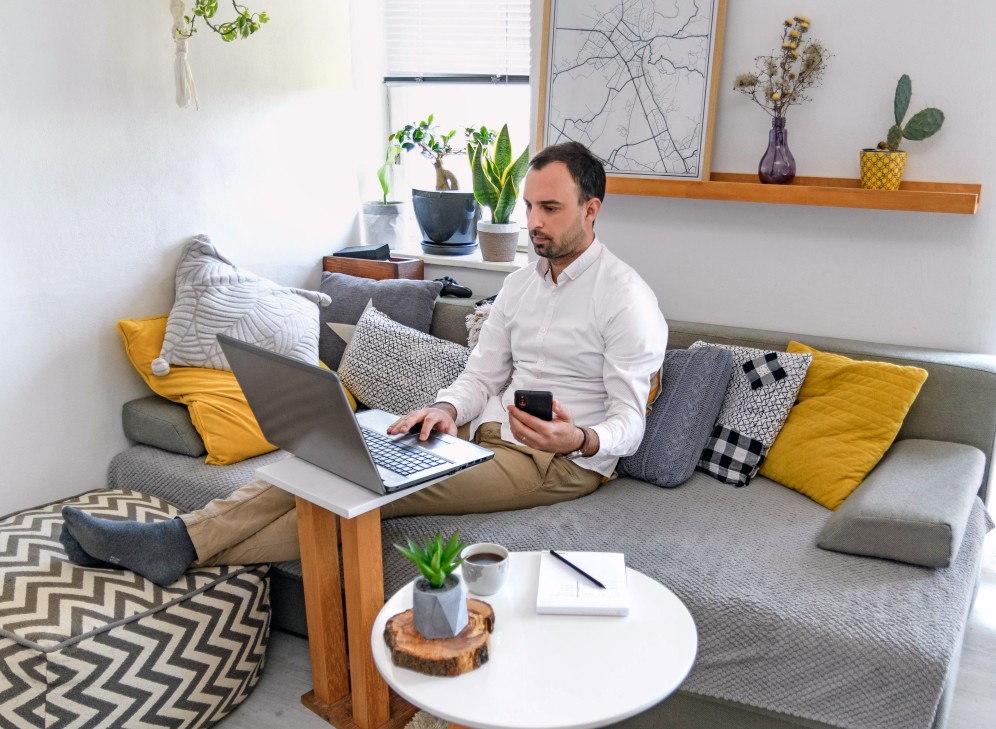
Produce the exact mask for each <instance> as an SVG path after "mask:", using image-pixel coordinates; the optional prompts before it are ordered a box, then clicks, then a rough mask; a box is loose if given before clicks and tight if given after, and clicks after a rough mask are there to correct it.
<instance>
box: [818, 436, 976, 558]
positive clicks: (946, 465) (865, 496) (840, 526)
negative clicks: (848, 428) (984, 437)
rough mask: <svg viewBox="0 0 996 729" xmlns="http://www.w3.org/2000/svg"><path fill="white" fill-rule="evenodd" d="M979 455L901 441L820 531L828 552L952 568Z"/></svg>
mask: <svg viewBox="0 0 996 729" xmlns="http://www.w3.org/2000/svg"><path fill="white" fill-rule="evenodd" d="M985 466H986V457H985V455H984V454H983V453H982V451H980V450H979V449H978V448H973V447H972V446H967V445H962V444H960V443H941V442H939V441H933V440H903V441H899V442H897V443H896V444H895V445H894V446H893V447H892V448H890V449H889V452H888V453H887V454H886V455H885V457H884V458H883V459H882V460H881V462H880V463H879V464H878V465H877V466H876V467H875V470H873V471H872V472H871V473H870V474H869V475H868V477H867V478H866V479H865V480H864V481H862V482H861V485H860V486H858V487H857V488H856V489H855V490H854V493H852V494H851V495H850V496H849V497H848V498H847V500H846V501H845V502H844V503H843V504H841V505H840V508H839V509H837V511H836V512H834V515H833V516H832V517H831V518H830V521H828V522H827V525H826V526H825V527H824V528H823V531H822V532H820V536H819V541H818V542H817V544H818V545H819V546H820V547H822V548H823V549H828V550H831V551H834V552H845V553H848V554H860V555H866V556H869V557H884V558H886V559H894V560H897V561H899V562H908V563H910V564H918V565H922V566H924V567H948V566H950V565H951V563H952V562H953V561H954V558H955V557H956V556H957V555H958V548H959V547H960V546H961V542H962V538H963V537H964V535H965V524H966V522H967V521H968V515H969V514H970V513H971V511H972V506H973V505H974V503H975V495H976V493H977V492H978V490H979V484H980V483H981V482H982V474H983V471H984V470H985Z"/></svg>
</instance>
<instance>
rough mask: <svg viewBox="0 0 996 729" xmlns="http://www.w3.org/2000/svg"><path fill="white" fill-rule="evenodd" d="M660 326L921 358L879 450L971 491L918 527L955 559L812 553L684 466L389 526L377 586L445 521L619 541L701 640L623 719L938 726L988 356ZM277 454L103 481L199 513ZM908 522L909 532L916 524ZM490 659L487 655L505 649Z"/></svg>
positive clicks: (794, 532)
mask: <svg viewBox="0 0 996 729" xmlns="http://www.w3.org/2000/svg"><path fill="white" fill-rule="evenodd" d="M469 311H470V310H469V309H468V308H467V307H466V306H461V305H459V304H455V303H450V302H446V301H440V302H439V303H437V305H436V309H435V314H434V318H433V324H432V329H431V331H432V333H433V334H436V335H437V336H440V337H444V338H447V339H450V340H452V341H466V328H465V324H464V316H465V315H466V314H467V313H468V312H469ZM669 325H670V342H669V346H670V347H687V346H688V345H690V344H691V343H692V342H694V341H696V340H699V339H702V340H706V341H709V342H716V343H726V344H739V345H746V346H752V347H760V348H764V349H772V350H784V348H785V347H786V345H787V343H788V342H789V340H790V339H797V340H800V341H803V342H805V343H806V344H809V345H811V346H813V347H816V348H818V349H821V350H824V351H830V352H837V353H840V354H844V355H847V356H849V357H852V358H856V359H874V360H886V361H891V362H897V363H901V364H913V365H917V366H919V367H923V368H924V369H926V370H928V372H929V377H928V378H927V381H926V383H925V384H924V386H923V389H922V390H921V392H920V394H919V396H918V398H917V399H916V401H915V402H914V404H913V407H912V409H911V410H910V411H909V414H908V416H907V417H906V419H905V421H904V424H903V427H902V430H901V432H900V434H899V437H898V440H897V444H896V445H894V446H893V449H892V450H893V451H896V450H897V448H900V445H901V442H902V441H906V444H905V445H902V448H905V449H908V450H912V451H915V452H916V453H918V454H920V460H919V461H917V463H918V464H920V465H918V466H917V467H916V468H913V469H907V471H906V472H905V476H904V478H912V479H916V478H918V477H919V476H922V478H923V479H924V483H926V484H929V486H930V488H931V490H932V492H933V491H936V492H937V493H947V492H949V491H950V492H951V493H952V494H954V492H957V491H959V490H961V491H962V492H964V490H965V489H966V488H968V489H969V492H968V496H967V499H968V501H964V498H962V501H963V502H964V503H965V504H967V508H966V509H965V510H964V513H965V514H967V518H965V519H964V523H963V524H945V523H943V521H944V517H943V515H942V517H940V521H941V522H942V523H940V524H933V525H931V532H930V533H931V534H932V535H940V538H941V539H942V541H943V538H944V534H945V529H949V530H950V533H951V535H952V536H951V537H950V539H954V540H958V541H960V545H955V547H958V546H960V549H957V555H956V556H955V557H954V559H953V560H952V561H951V564H950V566H947V567H944V568H940V569H930V568H926V567H921V566H914V565H911V564H906V563H902V562H898V561H893V560H887V559H879V558H874V557H866V556H856V555H853V554H844V553H839V552H833V551H826V550H824V549H820V548H819V547H818V546H817V541H818V539H819V538H820V535H821V532H822V531H823V529H824V527H825V526H826V525H827V522H828V521H829V520H830V519H831V517H832V515H833V514H834V512H831V511H829V510H827V509H825V508H824V507H822V506H820V505H818V504H816V503H815V502H813V501H811V500H809V499H808V498H806V497H805V496H803V495H801V494H799V493H797V492H795V491H792V490H790V489H787V488H785V487H783V486H780V485H779V484H777V483H774V482H772V481H770V480H768V479H765V478H762V477H757V478H755V479H754V480H753V481H752V482H751V483H750V485H748V486H747V487H746V488H732V487H730V486H727V485H725V484H722V483H720V482H719V481H717V480H715V479H713V478H711V477H709V476H707V475H705V474H702V473H696V474H695V475H694V476H693V477H692V478H691V479H690V480H689V481H687V482H686V483H684V484H683V485H681V486H680V487H678V488H675V489H661V488H658V487H656V486H653V485H650V484H648V483H645V482H642V481H638V480H636V479H633V478H629V477H622V478H618V479H616V480H613V481H610V482H609V483H607V484H606V485H604V486H603V487H601V488H600V489H599V490H598V491H597V492H595V493H594V494H592V495H590V496H587V497H585V498H582V499H579V500H577V501H574V502H569V503H565V504H559V505H556V506H551V507H543V508H536V509H529V510H524V511H516V512H501V513H496V514H485V515H472V516H460V517H410V518H402V519H393V520H388V521H385V522H384V524H383V542H384V545H385V549H384V574H385V591H386V594H392V593H393V592H394V591H396V590H397V589H399V588H400V587H401V586H402V585H403V584H404V583H406V582H407V581H408V580H410V579H411V578H412V576H413V575H412V572H411V569H410V565H408V564H406V563H405V562H404V560H403V558H402V557H401V556H400V555H399V554H397V552H396V550H394V549H393V548H392V547H391V544H392V543H394V542H397V541H400V540H402V539H403V538H405V537H407V536H409V535H411V536H421V535H425V534H431V533H433V532H435V531H436V530H442V531H444V532H447V531H451V530H453V529H455V528H458V529H459V530H460V532H461V534H462V536H463V538H464V539H465V540H468V541H497V542H500V543H502V544H504V545H506V546H507V547H508V548H509V549H513V550H535V549H544V548H549V547H559V548H563V549H567V550H571V549H578V550H584V549H589V550H611V551H621V552H624V553H625V554H626V560H627V563H628V564H629V566H631V567H633V568H635V569H637V570H639V571H641V572H643V573H645V574H647V575H649V576H651V577H653V578H654V579H656V580H658V581H660V582H662V583H663V584H665V585H666V586H668V587H669V588H670V589H671V590H672V591H674V592H675V593H676V594H677V595H678V596H679V597H680V598H681V599H682V600H683V601H684V602H685V603H686V605H687V606H688V608H689V610H690V611H691V613H692V616H693V617H694V619H695V622H696V625H697V628H698V631H699V652H698V656H697V659H696V662H695V665H694V667H693V669H692V672H691V674H690V675H689V677H688V679H687V680H686V681H685V683H684V685H683V686H682V688H681V689H680V690H679V691H678V692H677V693H676V694H675V695H673V696H672V697H671V698H669V699H668V700H666V701H664V702H662V703H661V704H659V705H658V706H656V707H654V708H653V709H651V710H649V711H647V712H646V713H644V714H642V715H640V716H638V717H634V718H632V719H630V720H628V721H626V722H624V723H623V724H621V725H620V726H626V727H648V728H649V727H726V726H730V727H810V728H812V727H821V728H822V727H850V728H852V729H870V728H872V727H881V728H883V729H913V728H915V727H923V728H924V729H927V728H928V727H943V726H944V724H945V721H946V717H947V710H948V702H949V700H950V696H951V694H952V689H953V684H954V680H955V674H956V671H957V666H958V657H959V651H960V647H961V642H962V638H963V634H964V629H965V623H966V619H967V615H968V611H969V610H970V608H971V605H972V601H973V598H974V594H975V589H976V585H977V580H978V573H979V568H980V563H981V556H982V542H983V538H984V535H985V533H986V532H987V531H988V529H989V528H990V526H991V522H990V521H989V517H988V515H987V514H986V511H985V508H984V506H983V501H984V499H985V497H986V495H987V492H988V485H989V480H990V478H989V469H990V464H991V462H992V455H993V444H994V437H996V360H994V358H991V357H985V356H979V355H968V354H958V353H951V352H942V351H936V350H926V349H911V348H900V347H894V346H889V345H882V344H871V343H864V342H854V341H846V340H840V339H828V338H823V337H811V336H805V335H801V334H792V335H789V334H785V333H778V332H769V331H759V330H751V329H737V328H730V327H720V326H711V325H702V324H694V323H689V322H680V321H672V322H669ZM157 406H158V407H163V403H162V402H160V403H157ZM173 407H176V408H181V409H182V406H173ZM947 444H962V445H963V446H968V447H969V448H959V446H950V445H947ZM952 449H953V450H952ZM952 452H954V453H955V454H956V455H958V454H961V455H958V457H957V458H954V460H953V461H952V460H951V459H949V458H947V457H946V456H947V455H948V454H950V453H952ZM980 453H981V454H983V455H984V465H981V464H982V459H981V458H979V454H980ZM932 454H937V455H936V456H935V455H932ZM962 455H963V456H966V457H968V462H971V461H972V458H973V457H974V458H976V461H975V462H976V463H977V464H979V465H978V466H977V468H974V469H973V468H972V467H965V463H966V460H965V458H963V457H961V456H962ZM282 457H285V454H283V453H280V452H275V453H270V454H267V455H263V456H259V457H257V458H253V459H250V460H247V461H244V462H242V463H239V464H235V465H231V466H224V467H220V466H208V465H205V464H204V463H203V459H201V458H193V457H190V456H185V455H178V454H176V453H170V452H168V451H165V450H161V449H158V448H154V447H151V446H147V445H134V446H132V447H130V448H128V449H127V450H125V451H124V452H122V453H120V454H119V455H117V456H116V457H115V458H114V459H113V461H112V463H111V464H110V468H109V475H108V481H109V483H108V486H110V487H114V488H133V489H138V490H141V491H146V492H150V493H153V494H155V495H157V496H159V497H161V498H164V499H166V500H168V501H171V502H173V503H175V504H177V505H178V506H180V507H181V508H184V509H194V508H197V507H198V506H201V505H202V504H204V503H206V502H207V501H208V500H210V499H211V498H214V497H217V496H219V495H223V494H226V493H228V492H230V491H232V490H233V489H235V488H237V487H238V486H240V485H242V484H243V483H245V482H247V481H249V480H251V479H252V478H253V474H254V471H255V469H256V468H258V467H259V466H262V465H264V464H266V463H270V462H272V461H274V460H276V459H279V458H282ZM952 464H954V465H952ZM880 468H881V467H880ZM921 471H922V473H921ZM874 474H876V471H873V475H874ZM966 479H968V480H969V482H970V483H969V484H968V485H967V486H966ZM880 480H881V479H880ZM886 480H888V479H886ZM892 480H893V481H894V480H895V479H892ZM892 487H893V488H895V487H896V485H895V484H894V483H893V484H892ZM859 491H860V487H859ZM858 493H859V492H855V494H858ZM884 493H886V494H888V493H897V492H895V491H893V492H889V491H888V490H886V491H884ZM898 493H899V494H901V493H902V488H901V484H900V491H899V492H898ZM976 494H977V495H976ZM887 498H892V497H887ZM895 498H896V499H897V500H902V499H903V497H902V496H901V495H896V496H895ZM951 500H953V501H957V500H958V497H956V496H954V495H953V496H952V497H951V499H950V500H949V501H951ZM927 501H932V497H931V499H927ZM941 501H943V499H942V500H941ZM845 503H847V502H845ZM905 506H908V507H909V508H908V509H905V511H904V513H905V514H907V515H908V518H909V519H912V520H915V519H924V520H927V521H929V520H930V519H931V518H932V517H931V514H930V509H931V508H933V507H932V506H928V507H923V508H920V507H921V506H922V505H921V504H918V503H910V504H906V505H905ZM912 534H913V535H914V537H913V540H914V541H918V540H919V537H918V533H917V532H915V531H914V532H912ZM949 541H950V540H949ZM914 546H916V545H914ZM271 580H272V597H273V603H274V608H273V609H274V624H275V625H277V626H278V627H283V628H285V629H288V630H292V631H295V632H299V633H304V632H305V630H306V629H305V622H304V607H303V598H302V591H301V585H300V566H299V564H297V563H283V564H280V565H277V566H276V567H275V569H274V570H272V571H271ZM494 659H495V660H500V649H498V650H496V651H495V655H494ZM606 670H611V668H606ZM646 670H647V671H653V670H654V666H653V665H652V664H651V665H647V666H646Z"/></svg>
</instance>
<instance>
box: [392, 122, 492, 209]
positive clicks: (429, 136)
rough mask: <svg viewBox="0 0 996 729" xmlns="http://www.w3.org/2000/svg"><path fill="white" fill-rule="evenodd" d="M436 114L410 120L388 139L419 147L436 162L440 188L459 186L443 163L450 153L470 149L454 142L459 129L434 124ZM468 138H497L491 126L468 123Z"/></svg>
mask: <svg viewBox="0 0 996 729" xmlns="http://www.w3.org/2000/svg"><path fill="white" fill-rule="evenodd" d="M432 122H433V115H432V114H429V118H428V119H426V120H424V121H420V122H418V123H415V124H406V125H405V126H404V127H403V128H401V129H399V130H398V131H396V132H394V133H393V134H391V135H390V136H389V137H388V138H387V141H388V143H389V144H391V143H394V144H396V145H398V146H400V147H401V148H402V149H403V150H405V151H406V152H410V151H412V150H413V149H418V151H419V152H421V154H422V156H423V157H426V158H427V159H431V160H432V166H433V167H435V168H436V189H437V190H458V189H459V185H458V184H457V179H456V175H454V174H453V173H452V172H450V171H449V170H448V169H446V168H445V167H443V158H444V157H446V156H448V155H458V154H464V153H465V152H466V149H464V148H463V146H459V147H456V146H454V145H453V137H455V136H456V129H451V130H450V131H448V132H441V131H439V128H438V127H436V126H434V125H433V123H432ZM464 135H465V136H466V138H467V139H468V140H469V141H471V142H472V143H475V144H490V143H491V142H493V141H494V136H495V133H494V132H493V131H491V130H490V129H488V128H487V127H481V128H480V129H475V128H473V127H467V128H466V129H465V130H464Z"/></svg>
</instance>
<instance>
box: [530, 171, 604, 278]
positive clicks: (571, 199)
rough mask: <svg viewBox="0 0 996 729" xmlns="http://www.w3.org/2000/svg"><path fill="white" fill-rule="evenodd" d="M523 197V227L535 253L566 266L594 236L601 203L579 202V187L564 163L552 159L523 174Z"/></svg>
mask: <svg viewBox="0 0 996 729" xmlns="http://www.w3.org/2000/svg"><path fill="white" fill-rule="evenodd" d="M522 198H523V200H525V203H526V214H527V218H526V221H527V222H526V226H527V227H528V228H529V237H530V239H531V240H532V242H533V247H534V248H535V249H536V255H538V256H541V257H543V258H547V259H549V260H550V262H551V263H558V264H563V265H566V263H570V261H572V260H574V259H575V258H577V256H578V255H580V253H581V252H582V251H583V250H584V249H585V248H586V247H587V246H588V244H589V243H591V241H592V240H593V239H594V237H595V234H594V231H593V225H594V222H595V215H596V214H597V212H598V208H599V206H600V202H599V201H598V199H597V198H592V199H591V200H588V201H587V202H586V203H584V204H583V205H582V204H581V203H580V202H578V186H577V184H576V183H575V182H574V180H573V178H571V173H570V172H569V171H568V170H567V165H565V164H564V163H563V162H551V163H550V164H548V165H546V166H545V167H543V168H542V169H538V170H537V169H530V170H529V172H528V173H527V174H526V181H525V185H524V187H523V193H522Z"/></svg>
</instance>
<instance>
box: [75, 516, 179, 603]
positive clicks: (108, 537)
mask: <svg viewBox="0 0 996 729" xmlns="http://www.w3.org/2000/svg"><path fill="white" fill-rule="evenodd" d="M62 518H63V519H65V522H66V523H65V527H64V528H65V529H67V530H68V531H69V533H70V534H71V535H72V536H73V537H74V538H75V539H76V540H77V541H78V542H79V544H80V546H81V547H82V548H83V550H84V551H85V552H86V553H87V554H89V555H90V556H91V557H93V558H95V559H98V560H101V561H103V562H109V563H111V564H112V565H114V566H115V567H125V568H127V569H130V570H132V571H133V572H137V573H138V574H140V575H142V576H143V577H147V578H148V579H150V580H152V581H153V582H155V583H156V584H157V585H170V584H172V583H174V582H176V581H177V580H178V579H180V577H181V576H182V575H183V573H184V572H186V571H187V567H189V566H190V565H191V563H193V562H194V561H195V560H196V559H197V551H196V550H195V549H194V545H193V543H192V542H191V541H190V537H189V536H187V527H186V525H185V524H184V523H183V521H181V520H180V519H168V520H166V521H157V522H152V523H149V524H145V523H140V522H135V521H112V520H110V519H97V518H96V517H93V516H90V515H89V514H87V513H85V512H82V511H80V510H79V509H74V508H73V507H71V506H63V507H62Z"/></svg>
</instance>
